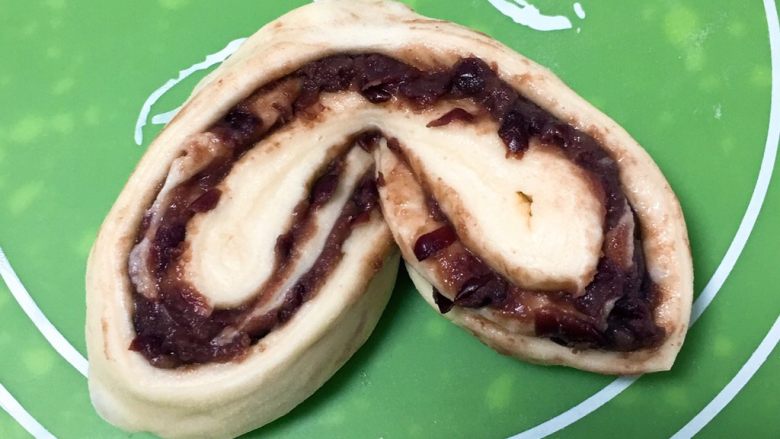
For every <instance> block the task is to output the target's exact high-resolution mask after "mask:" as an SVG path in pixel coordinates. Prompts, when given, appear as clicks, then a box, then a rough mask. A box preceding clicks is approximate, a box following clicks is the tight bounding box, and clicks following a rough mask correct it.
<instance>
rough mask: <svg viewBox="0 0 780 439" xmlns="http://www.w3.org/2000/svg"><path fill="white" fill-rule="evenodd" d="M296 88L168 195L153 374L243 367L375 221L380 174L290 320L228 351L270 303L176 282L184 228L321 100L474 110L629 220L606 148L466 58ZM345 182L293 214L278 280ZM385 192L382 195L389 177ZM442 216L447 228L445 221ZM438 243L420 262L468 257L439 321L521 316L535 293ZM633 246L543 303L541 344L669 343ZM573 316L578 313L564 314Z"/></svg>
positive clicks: (353, 59) (227, 134) (139, 307)
mask: <svg viewBox="0 0 780 439" xmlns="http://www.w3.org/2000/svg"><path fill="white" fill-rule="evenodd" d="M287 78H294V79H297V80H299V81H300V83H301V88H300V91H298V92H297V95H296V96H294V97H293V100H292V105H290V106H289V108H287V107H285V108H277V110H280V111H282V110H284V111H282V113H283V114H282V117H280V119H279V120H278V121H277V122H276V123H275V124H274V125H273V126H270V127H269V126H263V123H262V121H261V120H260V119H259V118H258V117H257V116H256V115H255V114H253V113H252V111H251V110H250V108H251V106H250V105H248V104H247V103H246V102H241V103H239V104H238V105H236V106H235V107H233V108H232V109H231V110H230V111H228V113H227V114H226V115H225V116H224V117H223V118H222V119H221V120H219V121H218V122H216V123H215V124H214V125H212V126H211V127H210V128H209V129H208V131H209V132H211V133H213V134H215V135H216V136H217V137H218V138H219V140H220V142H222V144H223V145H225V146H227V147H228V149H229V151H230V153H229V154H227V155H224V156H220V157H218V158H216V159H214V161H213V162H212V163H210V164H209V165H208V166H207V167H206V168H205V169H203V170H202V171H200V172H199V173H197V174H196V175H195V176H193V177H192V178H190V179H189V180H188V181H186V182H184V183H182V184H180V185H179V186H177V187H176V188H174V189H173V190H172V192H171V196H170V198H169V200H168V203H167V206H166V209H165V210H164V212H165V213H164V214H163V217H162V220H161V222H160V226H159V228H158V230H157V232H156V234H155V236H154V238H153V240H152V242H151V246H150V250H149V251H150V254H149V256H150V257H149V268H150V271H151V272H152V273H153V274H154V276H155V278H156V282H157V285H158V288H159V294H158V295H157V297H156V298H155V299H153V300H150V299H147V298H146V297H145V296H143V295H141V294H140V293H138V292H137V291H136V290H135V288H136V287H135V285H133V290H134V294H133V301H134V313H133V325H134V327H135V331H136V337H135V339H134V340H133V342H132V344H131V346H130V348H131V349H133V350H135V351H138V352H140V353H141V354H143V355H144V356H145V357H146V358H147V359H148V360H149V362H150V363H151V364H152V365H154V366H157V367H163V368H173V367H179V366H183V365H189V364H199V363H209V362H225V361H229V360H233V359H238V358H241V357H242V356H243V355H245V353H246V352H247V350H248V348H249V347H250V346H252V344H254V343H256V342H257V341H258V340H260V339H261V338H263V337H264V336H265V335H266V334H268V333H269V332H270V331H273V330H274V329H275V328H277V327H278V326H280V325H282V324H284V323H285V322H286V321H288V320H289V319H290V318H291V316H292V315H294V313H295V312H296V310H297V309H298V308H299V307H300V306H301V304H302V303H304V302H305V301H306V300H308V299H310V298H311V297H312V296H313V295H314V294H315V293H316V290H317V289H318V287H319V286H320V285H321V284H322V283H323V282H324V281H325V279H326V278H327V276H328V275H329V274H330V272H332V270H333V268H334V267H335V266H336V265H337V264H338V261H339V260H340V258H341V256H342V253H341V245H342V244H343V242H344V241H345V240H346V238H347V237H348V236H349V234H350V232H351V229H352V227H354V226H355V225H356V224H359V223H361V222H363V221H365V220H367V219H368V217H369V215H370V213H371V212H372V211H373V210H376V209H377V204H378V196H377V189H376V185H377V182H376V181H374V179H373V178H372V177H371V176H370V175H373V174H367V175H366V176H364V177H363V178H362V179H361V181H360V183H359V184H358V186H357V188H356V190H355V191H354V193H353V194H352V196H351V198H350V200H349V202H347V204H346V205H345V207H344V208H343V211H342V212H341V214H340V216H339V218H338V220H337V222H336V224H335V226H334V227H333V229H332V230H331V231H330V234H329V235H328V238H327V242H326V244H325V247H324V249H323V250H322V253H321V254H320V255H319V256H318V258H317V260H316V261H315V263H314V266H313V267H312V268H311V269H310V271H309V272H307V273H306V274H305V275H304V276H302V277H301V278H300V280H299V281H298V282H297V284H296V285H295V286H294V287H293V288H291V290H290V291H287V292H286V293H285V299H284V305H283V306H282V307H281V309H278V310H276V311H274V312H271V313H269V314H268V315H264V316H261V317H260V318H256V319H254V320H253V321H252V322H251V324H249V325H246V326H245V331H242V332H241V333H240V334H238V335H237V336H236V337H233V339H232V341H230V342H229V343H221V344H219V343H216V342H215V338H216V337H217V336H218V335H219V334H220V333H222V331H223V330H224V329H225V328H228V327H231V326H232V325H234V324H235V323H236V322H237V321H239V320H240V319H241V318H242V316H246V315H247V314H248V313H249V311H251V309H252V308H253V305H255V304H256V302H257V301H258V300H261V298H262V297H261V296H262V294H260V293H258V295H257V296H256V297H255V298H253V299H250V300H249V301H247V302H246V303H244V304H242V305H240V306H238V307H236V308H233V309H210V308H209V307H208V306H207V305H206V301H205V298H204V297H203V296H202V295H201V293H199V292H198V291H197V290H196V289H195V288H194V287H193V286H192V285H191V284H189V283H187V282H186V281H184V280H182V279H181V278H180V276H178V275H176V274H175V273H172V272H173V271H175V270H173V269H172V268H173V267H174V266H175V264H174V262H176V261H177V260H178V258H179V257H180V256H181V254H182V253H183V251H184V250H185V249H186V242H185V234H186V226H187V223H188V222H189V221H190V219H192V217H193V216H194V215H195V214H198V213H203V212H208V211H209V210H211V209H213V208H214V207H215V206H216V205H217V203H218V201H219V198H220V195H221V194H220V192H219V189H217V187H216V186H217V185H218V184H219V183H220V182H221V181H222V180H223V179H224V178H225V176H226V175H227V174H228V173H229V172H230V170H231V168H232V166H233V165H234V164H235V163H236V161H237V160H239V159H240V158H241V157H242V156H243V154H244V153H246V151H248V150H249V149H250V148H252V147H253V146H254V145H255V144H257V143H258V142H260V141H261V140H262V139H263V138H265V137H267V136H268V135H269V134H270V133H272V132H274V131H275V130H277V129H278V128H280V127H281V126H283V125H285V124H287V123H289V122H290V121H291V120H293V119H296V118H298V117H306V118H310V117H312V115H313V114H315V115H316V112H317V111H319V108H321V107H319V106H318V105H317V104H318V102H319V99H320V95H321V94H322V93H323V92H328V93H335V92H347V91H350V92H357V93H360V94H361V95H362V96H363V97H364V98H365V99H366V100H367V101H368V102H370V103H373V104H376V105H386V104H389V101H393V102H400V103H403V104H406V105H407V106H408V107H410V108H411V109H413V110H421V109H424V108H426V107H428V106H430V105H432V104H434V103H436V102H437V101H441V100H455V99H470V100H472V101H473V102H474V103H475V104H476V105H478V106H479V107H480V108H482V109H483V110H484V112H485V114H486V115H487V116H488V117H490V118H492V119H493V120H495V121H497V122H498V123H499V126H500V128H499V130H498V135H499V137H500V138H501V140H502V141H503V142H504V144H505V145H506V148H507V159H517V158H520V157H521V156H522V154H523V152H524V151H525V150H526V149H527V148H528V144H529V139H530V138H531V137H534V136H535V137H539V138H540V139H541V140H542V141H543V142H545V143H547V144H551V145H555V146H557V147H558V148H560V150H561V151H562V152H563V153H564V154H565V156H566V157H567V158H568V159H569V160H571V161H572V162H574V163H575V164H577V165H579V166H580V167H581V168H582V169H584V170H586V171H588V172H589V173H590V175H592V176H593V178H594V179H595V180H596V182H597V183H598V184H599V185H600V186H601V187H602V189H603V191H604V194H605V197H604V205H605V210H606V218H605V226H604V228H605V231H609V230H611V229H613V228H614V227H616V226H617V224H618V221H619V219H620V217H621V216H622V215H623V213H624V212H625V209H626V207H625V206H626V204H625V200H626V199H625V195H624V194H623V193H622V191H621V189H620V182H619V171H618V167H617V164H616V163H615V161H614V160H613V159H612V158H611V157H610V156H609V155H608V154H607V152H606V151H605V150H604V149H603V148H601V146H600V145H599V144H598V142H597V141H596V140H595V139H593V138H592V137H591V136H589V135H588V134H586V133H583V132H581V131H578V130H576V129H575V128H573V127H571V126H569V125H568V124H566V123H564V122H562V121H560V120H558V119H556V118H555V117H554V116H552V115H551V114H550V113H548V112H546V111H545V110H543V109H541V108H540V107H538V106H537V105H535V104H534V103H532V102H530V101H528V100H527V99H526V98H524V97H523V96H520V95H519V94H518V93H517V92H516V91H515V90H514V89H513V88H512V87H511V86H509V85H508V84H507V83H505V82H503V81H502V80H501V79H500V78H499V77H498V75H497V74H496V72H495V71H494V70H493V69H491V68H490V66H488V65H487V64H486V63H485V62H484V61H482V60H480V59H478V58H464V59H461V60H459V61H458V62H456V63H455V64H454V65H453V66H452V67H450V68H448V69H438V70H433V71H423V70H419V69H417V68H415V67H412V66H410V65H408V64H405V63H403V62H400V61H397V60H395V59H392V58H390V57H387V56H384V55H378V54H361V55H335V56H330V57H326V58H323V59H320V60H316V61H313V62H310V63H308V64H306V65H304V66H303V67H301V68H300V69H298V70H297V71H294V72H293V73H291V74H290V75H288V76H287ZM272 85H273V84H272ZM262 90H263V89H261V91H262ZM259 92H260V91H259ZM474 118H475V116H474V115H472V114H470V113H468V112H467V111H465V110H463V109H460V108H456V109H454V110H452V111H450V112H449V113H448V114H445V115H444V116H442V117H441V118H439V119H437V120H434V121H431V123H430V124H429V127H430V128H431V129H436V127H439V126H442V125H446V124H449V123H453V122H463V123H468V122H470V121H472V120H474ZM381 136H382V134H381V133H379V132H377V131H370V132H367V133H363V134H361V135H360V136H358V137H356V138H355V139H353V140H354V141H357V143H358V145H359V146H360V147H362V148H364V149H366V150H371V149H372V148H373V147H375V145H376V141H377V140H378V139H379V138H380V137H381ZM475 153H479V152H478V151H475ZM339 178H340V165H339V164H338V163H332V164H331V166H329V167H328V169H326V170H325V171H324V173H323V174H322V175H321V176H319V178H318V179H317V180H316V181H315V182H314V183H313V184H312V186H311V190H310V195H309V198H308V199H307V200H303V201H302V202H301V204H299V206H298V207H297V208H296V209H295V214H294V218H293V222H292V224H291V226H290V229H289V231H288V232H287V233H285V234H283V235H282V236H280V237H278V240H277V246H276V261H275V264H276V267H275V270H274V271H278V270H280V269H283V267H284V266H285V263H286V262H287V258H289V255H290V253H291V250H292V249H293V248H294V246H295V245H296V242H297V241H298V240H299V239H302V237H301V236H298V235H301V234H304V233H302V232H301V231H303V230H305V229H306V227H305V223H306V221H308V220H310V218H311V215H312V213H313V212H314V211H316V209H317V208H319V207H320V206H322V205H323V204H325V203H326V202H327V201H328V200H329V199H330V197H331V196H332V194H333V192H334V191H335V188H336V186H337V183H338V181H339ZM378 183H379V184H380V185H381V184H383V181H381V176H380V181H379V182H378ZM437 210H438V209H437ZM437 214H439V215H440V216H441V217H443V215H441V214H440V212H438V213H437ZM149 220H150V214H148V213H147V215H145V217H144V219H143V220H142V221H141V224H140V225H139V233H138V241H140V240H141V239H142V238H143V236H144V234H145V232H146V230H147V228H148V226H149ZM638 228H639V227H638V222H637V229H638ZM435 233H436V235H435V236H432V237H429V238H424V239H422V242H418V243H417V245H415V250H416V251H417V247H418V246H419V247H420V252H421V256H426V255H427V257H431V256H434V257H438V256H441V255H442V254H450V253H453V254H455V255H456V257H459V258H460V259H458V261H460V262H459V264H458V265H457V266H458V267H459V270H460V272H459V273H458V276H459V278H462V279H464V281H463V283H462V285H461V287H460V289H459V293H458V295H457V297H456V299H455V301H454V303H451V302H450V301H449V300H448V299H446V298H445V297H444V296H441V295H436V300H437V302H438V303H439V304H440V307H441V311H442V312H447V311H448V310H449V308H451V307H452V306H461V307H466V308H480V307H485V306H490V307H493V308H496V309H500V310H509V309H511V308H512V306H515V308H516V305H517V303H516V302H518V301H522V297H523V294H525V293H527V292H523V291H518V288H517V287H514V286H512V285H511V284H510V283H509V282H507V281H506V280H505V279H503V278H502V277H501V276H499V275H498V274H496V273H495V272H494V271H492V270H491V269H490V268H489V267H487V266H486V265H485V264H484V263H483V262H482V261H480V260H479V258H477V257H476V256H474V255H472V254H471V253H470V252H469V251H468V250H467V249H465V248H464V247H462V245H460V243H459V241H458V240H457V236H456V235H455V233H454V230H452V231H449V230H445V231H436V232H435ZM635 241H636V246H635V249H636V251H635V254H634V262H635V264H634V268H633V269H632V270H630V272H629V273H626V272H623V271H621V270H620V268H618V266H617V264H616V263H614V262H612V261H610V260H608V259H605V258H602V260H601V261H600V262H599V266H598V273H597V274H596V276H595V279H594V281H593V282H592V283H591V285H589V286H588V287H587V293H586V294H585V295H584V296H582V297H580V298H578V299H571V298H569V297H568V296H567V295H566V294H563V293H560V294H556V293H549V292H548V293H546V294H548V295H552V296H554V297H556V301H557V302H556V307H551V308H549V309H544V310H542V311H541V312H537V313H536V315H535V316H533V317H534V322H535V328H536V332H537V334H538V335H540V336H544V337H549V338H551V339H552V340H554V341H556V342H558V343H561V344H565V345H571V346H587V347H599V348H605V349H614V350H633V349H639V348H642V347H647V346H652V345H655V344H657V343H658V341H659V340H661V339H662V338H663V335H664V334H663V330H662V329H661V328H659V327H658V326H657V325H655V323H654V322H653V319H652V314H653V309H654V307H655V306H656V299H655V295H654V294H653V291H654V288H653V284H652V282H651V281H650V280H649V278H648V276H647V273H646V270H645V268H644V265H643V253H642V251H641V239H640V237H639V236H638V235H637V236H636V237H635ZM458 248H460V249H462V251H461V252H460V253H459V256H457V254H458V252H457V251H456V252H453V249H458ZM451 256H452V255H451ZM615 299H617V301H616V302H615V304H614V307H613V309H612V310H611V312H610V313H609V315H608V316H607V317H606V322H607V323H606V325H604V324H603V320H604V318H603V317H604V316H602V315H600V313H602V312H603V309H604V306H603V305H604V304H605V303H607V301H612V300H615ZM447 302H450V303H447ZM557 305H560V306H557ZM572 307H573V308H574V309H576V310H577V311H578V312H577V313H571V312H568V311H567V309H568V308H572ZM573 316H575V317H573ZM583 316H586V317H587V318H586V317H583ZM600 320H601V321H602V322H601V323H599V321H600Z"/></svg>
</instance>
